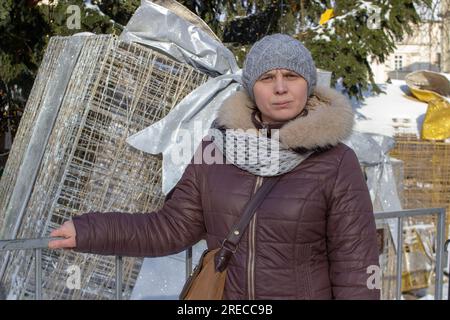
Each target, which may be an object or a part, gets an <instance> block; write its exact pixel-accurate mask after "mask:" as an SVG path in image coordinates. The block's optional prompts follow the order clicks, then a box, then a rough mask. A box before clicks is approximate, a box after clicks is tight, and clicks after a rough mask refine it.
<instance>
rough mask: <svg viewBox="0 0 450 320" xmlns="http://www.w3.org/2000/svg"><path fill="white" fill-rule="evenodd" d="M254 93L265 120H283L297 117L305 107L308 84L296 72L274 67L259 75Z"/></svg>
mask: <svg viewBox="0 0 450 320" xmlns="http://www.w3.org/2000/svg"><path fill="white" fill-rule="evenodd" d="M253 94H254V96H255V102H256V106H257V107H258V109H259V111H261V117H262V120H263V121H264V122H269V123H270V122H283V121H288V120H290V119H293V118H295V117H296V116H297V115H298V114H299V113H300V112H301V111H302V110H303V109H304V108H305V105H306V101H307V98H308V84H307V82H306V80H305V79H303V78H302V77H301V76H300V75H298V74H297V73H296V72H293V71H290V70H287V69H274V70H270V71H267V72H266V73H264V74H263V75H262V76H261V77H259V79H258V80H257V81H256V82H255V85H254V86H253Z"/></svg>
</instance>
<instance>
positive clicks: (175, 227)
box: [73, 88, 380, 299]
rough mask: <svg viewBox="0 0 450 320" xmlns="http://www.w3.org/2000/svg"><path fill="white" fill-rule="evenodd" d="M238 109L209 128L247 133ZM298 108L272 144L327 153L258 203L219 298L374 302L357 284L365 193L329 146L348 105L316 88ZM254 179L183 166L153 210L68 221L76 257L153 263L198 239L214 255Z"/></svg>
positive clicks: (246, 112) (365, 229)
mask: <svg viewBox="0 0 450 320" xmlns="http://www.w3.org/2000/svg"><path fill="white" fill-rule="evenodd" d="M248 106H249V100H248V98H247V97H246V96H244V95H243V93H238V94H236V95H235V96H234V97H232V98H231V99H229V100H228V101H227V102H226V103H225V104H224V106H223V107H222V108H221V110H220V112H219V117H218V121H219V123H220V124H221V125H223V126H225V127H227V128H243V129H247V128H250V127H252V128H254V127H255V125H254V123H253V122H252V121H251V119H250V118H251V117H250V114H251V109H249V108H248ZM307 107H308V115H306V116H305V117H301V118H297V119H295V120H293V121H291V122H289V123H288V124H286V125H284V126H283V127H282V128H281V130H280V137H281V141H282V142H283V143H285V144H286V145H287V146H289V147H291V148H303V149H315V148H320V147H326V146H328V147H329V148H328V150H326V151H320V152H319V151H318V152H315V153H313V154H312V155H311V156H310V157H309V158H308V159H306V160H305V161H304V162H302V163H301V164H300V165H298V166H297V167H296V168H295V169H294V170H292V171H290V172H289V173H287V174H285V175H283V177H282V178H281V180H280V181H279V182H278V184H277V185H276V186H275V187H274V189H273V190H272V191H271V193H270V194H269V196H267V198H266V199H265V200H264V201H263V202H262V204H261V206H260V207H259V209H258V210H257V212H256V214H255V215H254V217H253V219H252V221H251V223H250V225H249V227H248V228H247V230H246V232H245V233H246V234H244V236H243V238H242V240H241V243H240V245H239V247H238V250H237V252H236V253H235V254H234V256H233V257H232V259H231V261H230V264H229V267H228V275H227V281H226V286H225V292H224V298H225V299H378V298H379V294H380V292H379V290H376V289H372V290H370V289H368V287H367V280H368V277H369V276H370V274H368V273H367V268H368V267H369V266H370V265H378V249H377V244H376V231H375V222H374V217H373V209H372V204H371V200H370V196H369V192H368V189H367V186H366V183H365V181H364V177H363V175H362V172H361V169H360V166H359V163H358V159H357V157H356V155H355V153H354V152H353V150H351V149H350V148H349V147H347V146H346V145H344V144H343V143H340V142H339V141H342V140H343V139H345V137H347V136H348V135H349V133H350V132H351V129H352V124H353V114H352V112H351V108H350V107H349V106H348V104H347V102H346V100H345V99H344V98H343V97H342V96H341V95H340V94H338V93H337V92H335V91H334V90H331V89H323V88H318V89H316V92H315V96H314V97H313V98H311V99H310V100H309V102H308V106H307ZM231 110H232V112H231ZM204 146H205V145H204ZM262 179H263V178H262V177H257V176H254V175H252V174H251V173H249V172H246V171H243V170H241V169H239V168H237V167H235V166H234V165H231V164H214V165H207V164H195V165H194V164H190V165H189V166H188V167H187V169H186V171H185V172H184V175H183V177H182V178H181V180H180V181H179V183H178V184H177V185H176V187H175V189H174V191H173V193H172V195H171V197H170V199H169V200H168V201H166V203H165V204H164V206H163V207H162V208H161V209H160V210H158V211H156V212H152V213H146V214H118V213H88V214H84V215H81V216H78V217H75V218H74V219H73V220H74V223H75V228H76V231H77V238H76V239H77V248H76V250H77V251H82V252H91V253H100V254H116V255H127V256H147V257H156V256H163V255H168V254H173V253H177V252H180V251H182V250H185V249H186V248H188V247H189V246H191V245H193V244H195V243H196V242H198V241H199V240H201V239H202V238H206V241H207V244H208V247H209V248H216V247H218V246H219V244H220V243H221V242H222V240H223V239H224V238H225V237H226V236H227V234H228V232H229V230H230V228H231V227H232V225H233V224H234V223H235V222H236V221H237V220H238V219H239V216H240V214H241V213H242V211H243V208H244V206H245V204H246V202H247V201H248V200H249V198H250V197H251V196H252V195H253V194H254V192H255V190H256V188H257V186H258V185H260V183H261V182H262Z"/></svg>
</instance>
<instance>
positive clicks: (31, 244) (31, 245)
mask: <svg viewBox="0 0 450 320" xmlns="http://www.w3.org/2000/svg"><path fill="white" fill-rule="evenodd" d="M430 214H435V215H438V223H437V238H436V271H435V296H434V297H435V300H441V299H442V288H443V256H444V251H447V247H448V245H449V243H450V240H447V241H446V242H445V243H444V233H445V221H446V216H445V208H429V209H414V210H402V211H391V212H379V213H375V219H376V220H383V219H398V220H397V221H398V225H397V245H398V246H397V248H403V222H404V218H406V217H416V216H426V215H430ZM58 239H62V238H38V239H17V240H0V252H2V251H11V250H34V254H35V285H36V288H35V299H36V300H41V299H42V266H41V261H42V250H43V249H48V243H49V241H50V240H58ZM402 252H403V250H396V259H397V268H396V299H400V297H401V285H402V256H403V255H402ZM122 270H123V260H122V257H121V256H116V260H115V278H116V292H115V297H116V299H117V300H121V299H122V280H123V274H122ZM191 272H192V247H191V248H189V249H187V250H186V278H187V277H189V275H190V274H191ZM448 299H449V300H450V288H449V296H448Z"/></svg>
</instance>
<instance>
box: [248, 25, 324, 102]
mask: <svg viewBox="0 0 450 320" xmlns="http://www.w3.org/2000/svg"><path fill="white" fill-rule="evenodd" d="M272 69H288V70H291V71H294V72H296V73H298V74H299V75H301V76H302V77H303V78H304V79H305V80H306V82H307V83H308V96H310V95H311V93H312V92H313V90H314V88H315V86H316V82H317V71H316V66H315V65H314V61H313V59H312V57H311V53H310V52H309V50H308V49H307V48H306V47H305V46H304V45H303V44H302V43H301V42H300V41H298V40H296V39H294V38H292V37H291V36H288V35H286V34H280V33H277V34H272V35H270V36H265V37H264V38H262V39H261V40H259V41H257V42H256V43H255V44H254V45H253V47H252V48H251V49H250V52H249V53H248V54H247V57H246V59H245V62H244V68H243V71H242V80H243V83H244V87H245V89H247V91H248V93H249V95H250V97H251V98H252V99H253V100H255V96H254V95H253V86H254V84H255V82H256V80H258V78H259V77H260V76H261V75H262V74H264V73H265V72H267V71H269V70H272Z"/></svg>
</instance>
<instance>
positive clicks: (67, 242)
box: [48, 238, 75, 249]
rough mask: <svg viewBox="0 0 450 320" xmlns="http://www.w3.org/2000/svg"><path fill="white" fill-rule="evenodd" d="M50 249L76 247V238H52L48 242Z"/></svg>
mask: <svg viewBox="0 0 450 320" xmlns="http://www.w3.org/2000/svg"><path fill="white" fill-rule="evenodd" d="M48 247H49V248H50V249H65V248H67V249H69V248H74V247H75V240H74V239H73V238H69V239H64V240H52V241H50V242H49V243H48Z"/></svg>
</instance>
